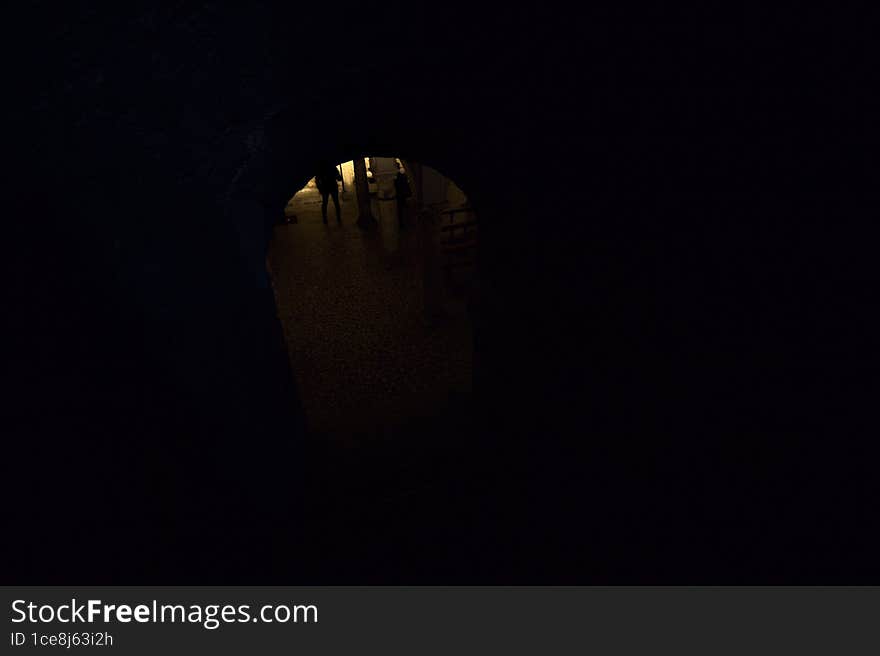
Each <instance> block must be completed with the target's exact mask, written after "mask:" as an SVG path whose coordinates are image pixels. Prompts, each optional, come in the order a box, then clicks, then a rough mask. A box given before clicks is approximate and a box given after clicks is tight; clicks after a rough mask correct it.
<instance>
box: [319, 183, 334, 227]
mask: <svg viewBox="0 0 880 656" xmlns="http://www.w3.org/2000/svg"><path fill="white" fill-rule="evenodd" d="M329 198H330V192H328V191H322V192H321V218H322V219H323V220H324V223H327V200H328V199H329ZM337 212H338V210H337Z"/></svg>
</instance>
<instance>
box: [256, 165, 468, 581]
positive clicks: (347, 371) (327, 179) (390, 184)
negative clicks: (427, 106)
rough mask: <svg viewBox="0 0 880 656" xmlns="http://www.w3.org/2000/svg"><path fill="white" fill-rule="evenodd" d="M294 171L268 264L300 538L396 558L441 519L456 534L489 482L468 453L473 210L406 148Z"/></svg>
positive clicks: (340, 553) (447, 537)
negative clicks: (298, 475)
mask: <svg viewBox="0 0 880 656" xmlns="http://www.w3.org/2000/svg"><path fill="white" fill-rule="evenodd" d="M290 183H291V189H292V193H291V196H290V198H289V200H288V201H287V203H286V205H284V206H283V207H279V208H278V210H279V211H278V212H277V215H275V217H274V219H273V222H274V225H273V226H272V228H271V237H270V239H269V242H268V249H267V255H266V270H267V274H268V277H269V280H270V283H271V286H272V291H273V294H274V298H275V306H276V311H277V317H278V321H279V324H280V326H281V332H282V333H283V335H284V343H285V347H286V354H287V357H288V362H289V366H290V370H291V372H292V376H293V379H294V380H295V386H296V390H297V395H298V400H297V402H298V403H299V404H300V406H301V408H302V411H303V413H304V416H305V424H306V429H307V435H308V438H307V439H308V448H307V455H306V461H305V463H304V464H305V469H306V472H307V475H306V480H307V483H306V495H307V499H308V502H307V512H306V514H307V515H308V516H309V520H308V522H307V523H308V525H309V526H310V527H311V528H310V529H309V534H310V536H311V538H310V543H311V548H312V549H314V550H315V551H316V552H318V553H320V554H321V561H322V562H324V563H333V564H334V565H333V569H334V572H335V573H337V574H341V573H340V572H339V570H338V568H339V567H343V566H350V567H352V568H353V569H352V572H356V571H358V569H357V568H360V570H361V571H362V570H363V569H364V568H365V567H366V569H369V567H371V566H375V564H376V563H377V562H381V560H383V559H385V558H388V554H396V556H394V557H393V558H392V560H393V561H395V562H396V563H398V564H399V566H400V567H402V568H403V570H401V571H406V568H407V567H410V568H411V567H412V566H413V563H409V564H408V565H407V564H406V563H407V561H406V559H407V558H414V557H417V554H419V553H423V550H424V548H425V547H426V546H427V545H430V544H432V543H433V544H434V546H435V547H436V546H437V545H436V543H437V539H438V535H440V536H441V541H442V542H456V543H461V542H462V540H461V537H462V535H461V534H460V531H459V529H460V528H461V527H462V526H467V525H468V520H467V513H465V514H463V509H464V508H466V507H468V506H470V508H471V509H470V511H468V512H473V510H474V509H475V508H478V507H479V505H480V504H479V502H478V501H477V500H476V499H475V494H474V486H475V485H485V480H484V478H485V477H481V476H480V474H479V471H480V469H481V467H480V466H479V465H476V464H475V463H474V462H471V463H469V462H468V457H471V458H473V460H475V461H476V460H479V458H478V457H475V453H476V452H475V449H474V445H473V438H474V436H475V435H477V433H478V431H476V430H475V426H474V422H475V421H477V419H476V416H477V409H476V408H475V404H476V401H475V397H474V334H473V333H474V330H473V313H474V312H477V311H478V308H477V307H476V303H477V300H476V299H477V294H476V288H477V285H478V279H477V278H478V275H479V273H478V271H479V269H478V255H479V253H478V250H479V237H478V234H479V223H478V217H479V213H478V211H477V210H476V209H475V207H474V204H473V203H472V201H471V199H470V197H469V196H468V195H467V194H466V193H465V191H464V190H463V189H462V188H461V187H460V186H459V185H458V184H456V181H455V179H454V178H452V177H449V176H447V175H446V174H445V171H444V173H441V172H439V171H438V170H436V169H435V168H433V167H431V166H428V165H426V164H423V163H421V162H418V161H413V160H410V159H407V158H405V157H393V156H389V157H382V156H371V157H362V158H357V159H352V160H348V161H343V162H336V163H335V164H331V163H330V162H329V161H328V160H324V161H323V162H321V161H320V160H319V161H316V162H315V174H314V175H313V176H312V177H311V178H309V179H308V180H301V179H293V180H291V181H290ZM481 479H482V480H481ZM430 508H434V509H436V512H429V511H428V509H430ZM438 513H439V516H440V517H443V516H446V518H447V520H448V521H438ZM451 527H455V530H452V531H450V528H451ZM352 544H357V545H358V549H357V554H359V555H358V556H357V557H355V556H353V554H352V552H351V545H352ZM406 545H409V546H406ZM418 545H421V546H418ZM365 563H370V564H369V565H366V566H365ZM397 566H398V565H395V566H394V567H392V568H391V569H392V570H393V569H395V568H396V567H397ZM384 570H385V571H388V565H387V564H386V566H384Z"/></svg>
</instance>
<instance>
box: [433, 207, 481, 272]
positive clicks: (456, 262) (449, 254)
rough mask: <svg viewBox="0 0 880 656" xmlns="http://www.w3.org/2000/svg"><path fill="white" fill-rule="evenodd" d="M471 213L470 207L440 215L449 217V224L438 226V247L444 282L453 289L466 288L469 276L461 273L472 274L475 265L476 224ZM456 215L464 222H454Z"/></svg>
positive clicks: (457, 208)
mask: <svg viewBox="0 0 880 656" xmlns="http://www.w3.org/2000/svg"><path fill="white" fill-rule="evenodd" d="M473 212H474V211H473V208H471V207H456V208H451V209H448V210H444V211H442V212H441V213H440V214H441V216H442V215H448V216H449V222H448V223H445V224H441V226H440V233H441V236H442V237H443V239H441V242H440V247H441V252H442V253H443V260H444V262H443V269H444V272H445V274H446V282H447V284H448V285H449V286H450V287H451V288H453V289H460V288H463V287H467V285H468V283H469V282H470V275H463V273H464V274H472V273H473V268H474V266H475V264H476V253H477V227H478V222H477V220H476V218H475V217H474V213H473ZM456 215H463V217H464V219H465V220H463V221H456V220H455V217H456ZM463 269H464V270H465V271H464V272H462V270H463ZM462 278H464V279H462Z"/></svg>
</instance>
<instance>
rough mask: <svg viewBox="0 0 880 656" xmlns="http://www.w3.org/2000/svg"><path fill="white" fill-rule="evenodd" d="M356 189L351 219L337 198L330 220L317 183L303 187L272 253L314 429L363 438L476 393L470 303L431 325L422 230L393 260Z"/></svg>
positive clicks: (409, 236) (405, 239)
mask: <svg viewBox="0 0 880 656" xmlns="http://www.w3.org/2000/svg"><path fill="white" fill-rule="evenodd" d="M347 196H348V198H346V199H343V200H342V208H343V217H342V221H343V224H342V226H339V225H337V223H336V217H335V213H334V209H333V204H332V202H331V203H330V206H329V208H328V219H329V222H328V225H326V226H325V225H323V223H322V221H321V212H320V196H319V194H318V193H317V191H315V190H314V189H311V190H306V191H303V192H300V193H299V194H298V195H297V196H296V198H295V200H294V201H293V204H292V205H290V206H288V209H287V212H293V213H295V214H296V216H297V219H298V222H297V223H295V224H290V225H282V226H278V227H277V228H276V229H275V238H274V240H273V243H272V247H271V250H270V255H269V262H270V269H271V271H272V275H273V283H274V286H275V291H276V299H277V303H278V311H279V316H280V319H281V321H282V323H283V326H284V331H285V336H286V339H287V344H288V350H289V353H290V357H291V364H292V367H293V371H294V374H295V376H296V378H297V383H298V386H299V389H300V394H301V397H302V402H303V405H304V407H305V410H306V414H307V417H308V420H309V424H310V427H311V429H312V430H313V432H315V433H317V434H324V435H330V436H333V437H335V438H337V439H351V438H353V437H354V438H355V439H356V440H358V441H361V440H363V439H365V438H370V437H385V436H387V435H388V433H389V432H393V430H394V429H395V427H399V426H400V425H401V424H403V423H405V422H409V421H412V420H413V419H414V418H428V417H431V416H433V415H436V414H439V413H443V412H444V411H445V409H446V407H447V406H448V405H449V404H450V403H451V402H452V403H454V402H455V400H456V399H458V398H460V397H461V396H463V395H467V394H468V392H469V391H470V389H471V371H472V368H471V367H472V365H471V361H472V344H471V334H470V327H469V323H468V319H467V315H466V311H465V308H464V306H463V304H456V303H453V304H451V305H449V306H448V310H449V312H450V314H449V317H448V319H447V320H446V321H444V322H443V323H441V324H440V325H439V326H437V327H434V328H428V327H427V326H426V325H425V322H424V318H423V312H422V297H421V293H422V291H421V290H422V288H421V279H420V276H419V269H418V267H417V262H416V258H415V246H416V244H415V238H416V235H415V231H414V230H406V231H404V233H403V235H402V246H401V253H402V259H401V261H400V262H398V263H396V264H395V265H394V266H391V267H389V266H388V265H387V264H386V263H385V258H384V257H383V253H382V246H381V242H380V239H379V237H378V236H376V235H366V234H364V233H363V232H362V231H360V230H359V229H358V228H357V227H356V226H355V219H356V218H357V205H356V203H355V201H354V198H353V194H351V193H349V194H347ZM374 202H375V201H374Z"/></svg>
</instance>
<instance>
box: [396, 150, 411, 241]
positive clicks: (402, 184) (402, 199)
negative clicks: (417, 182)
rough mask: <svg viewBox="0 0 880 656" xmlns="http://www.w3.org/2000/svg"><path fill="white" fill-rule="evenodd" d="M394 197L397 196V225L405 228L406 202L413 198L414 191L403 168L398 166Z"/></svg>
mask: <svg viewBox="0 0 880 656" xmlns="http://www.w3.org/2000/svg"><path fill="white" fill-rule="evenodd" d="M394 195H395V196H397V223H398V225H399V226H400V227H401V228H402V227H403V223H404V221H403V217H404V214H405V212H406V201H407V200H408V199H409V197H410V196H412V189H410V186H409V178H407V177H406V172H405V171H404V169H403V167H402V166H401V165H400V164H398V165H397V177H396V178H394Z"/></svg>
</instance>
